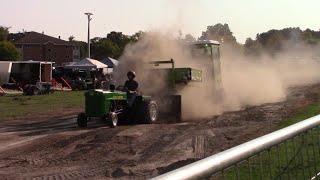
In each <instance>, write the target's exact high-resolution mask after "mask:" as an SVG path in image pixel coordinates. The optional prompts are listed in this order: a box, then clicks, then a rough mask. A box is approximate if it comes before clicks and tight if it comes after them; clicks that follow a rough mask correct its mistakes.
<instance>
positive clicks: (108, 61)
mask: <svg viewBox="0 0 320 180" xmlns="http://www.w3.org/2000/svg"><path fill="white" fill-rule="evenodd" d="M101 62H102V63H103V64H106V65H108V68H114V66H118V64H119V61H117V60H115V59H112V58H111V57H106V58H104V59H102V60H101Z"/></svg>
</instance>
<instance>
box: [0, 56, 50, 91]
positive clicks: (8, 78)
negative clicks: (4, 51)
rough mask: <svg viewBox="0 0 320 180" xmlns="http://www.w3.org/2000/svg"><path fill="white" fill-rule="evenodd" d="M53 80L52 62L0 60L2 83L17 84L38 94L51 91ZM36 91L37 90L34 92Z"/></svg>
mask: <svg viewBox="0 0 320 180" xmlns="http://www.w3.org/2000/svg"><path fill="white" fill-rule="evenodd" d="M51 80H52V62H42V61H3V62H0V84H1V85H3V84H5V85H7V86H10V85H17V84H18V86H19V87H20V88H24V89H26V87H27V89H28V90H26V91H28V92H27V94H28V93H31V94H38V93H41V92H49V91H47V90H49V89H50V86H51ZM33 91H35V92H33Z"/></svg>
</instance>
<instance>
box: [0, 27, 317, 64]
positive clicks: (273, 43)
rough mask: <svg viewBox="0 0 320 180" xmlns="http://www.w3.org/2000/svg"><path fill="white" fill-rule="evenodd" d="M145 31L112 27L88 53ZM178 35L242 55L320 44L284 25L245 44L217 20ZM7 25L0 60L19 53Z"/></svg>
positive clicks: (116, 47) (111, 53) (108, 50)
mask: <svg viewBox="0 0 320 180" xmlns="http://www.w3.org/2000/svg"><path fill="white" fill-rule="evenodd" d="M144 33H146V32H143V31H138V32H136V33H134V34H133V35H126V34H123V33H122V32H116V31H111V32H110V33H108V34H107V35H106V36H105V37H94V38H92V39H91V40H90V43H91V44H90V46H91V57H92V58H93V59H103V58H105V57H112V58H115V59H118V58H119V57H120V56H121V54H122V53H123V51H124V49H125V47H126V45H127V44H129V43H135V42H137V41H138V40H139V39H140V38H141V37H142V35H143V34H144ZM178 33H179V36H178V37H177V39H179V40H185V41H193V40H196V39H199V40H203V39H213V40H216V41H219V42H220V43H221V44H222V48H223V47H224V45H228V47H232V48H236V49H238V50H239V51H240V52H242V53H243V54H244V55H249V56H260V55H262V54H269V55H270V56H272V57H274V56H276V55H277V54H278V53H280V52H283V51H286V50H290V49H297V48H301V47H304V46H308V47H317V46H318V45H319V44H320V31H313V30H310V29H306V30H304V31H303V30H301V29H300V28H298V27H295V28H284V29H281V30H275V29H273V30H269V31H267V32H263V33H260V34H257V35H256V37H255V39H252V38H247V39H246V41H245V43H244V44H240V43H238V42H237V40H236V37H235V36H234V35H233V32H232V31H231V29H230V27H229V25H228V24H222V23H218V24H216V25H210V26H207V29H206V30H205V31H203V32H202V34H201V36H200V37H198V38H195V37H193V36H192V35H191V34H186V35H185V36H184V37H183V36H182V32H181V31H179V32H178ZM8 35H9V28H6V27H3V26H0V60H17V59H18V58H19V53H18V52H17V50H16V49H15V46H14V44H13V42H10V41H9V40H8ZM69 41H71V42H74V43H76V44H77V45H79V46H80V47H81V48H80V54H81V57H82V58H83V57H86V55H87V43H86V42H83V41H76V40H75V37H74V36H70V37H69Z"/></svg>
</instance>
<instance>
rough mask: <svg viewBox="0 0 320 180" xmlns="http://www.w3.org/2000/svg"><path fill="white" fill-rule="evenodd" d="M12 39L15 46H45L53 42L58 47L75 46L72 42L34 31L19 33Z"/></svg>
mask: <svg viewBox="0 0 320 180" xmlns="http://www.w3.org/2000/svg"><path fill="white" fill-rule="evenodd" d="M12 37H13V41H14V42H15V44H45V43H49V42H52V43H54V44H56V45H73V43H72V42H69V41H65V40H62V39H59V38H55V37H51V36H48V35H45V34H41V33H38V32H34V31H31V32H25V33H19V34H16V35H13V36H12Z"/></svg>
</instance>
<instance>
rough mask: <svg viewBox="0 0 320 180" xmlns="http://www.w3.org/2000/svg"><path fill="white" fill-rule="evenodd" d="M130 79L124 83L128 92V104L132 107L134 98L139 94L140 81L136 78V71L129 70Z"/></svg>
mask: <svg viewBox="0 0 320 180" xmlns="http://www.w3.org/2000/svg"><path fill="white" fill-rule="evenodd" d="M127 77H128V80H127V81H126V82H125V83H124V86H125V88H126V90H127V92H128V104H129V106H130V107H131V106H132V105H133V102H134V100H135V99H136V97H137V96H138V95H139V94H138V91H137V90H138V86H139V84H138V82H137V81H135V80H134V78H135V77H136V73H135V72H134V71H129V72H128V73H127Z"/></svg>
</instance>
